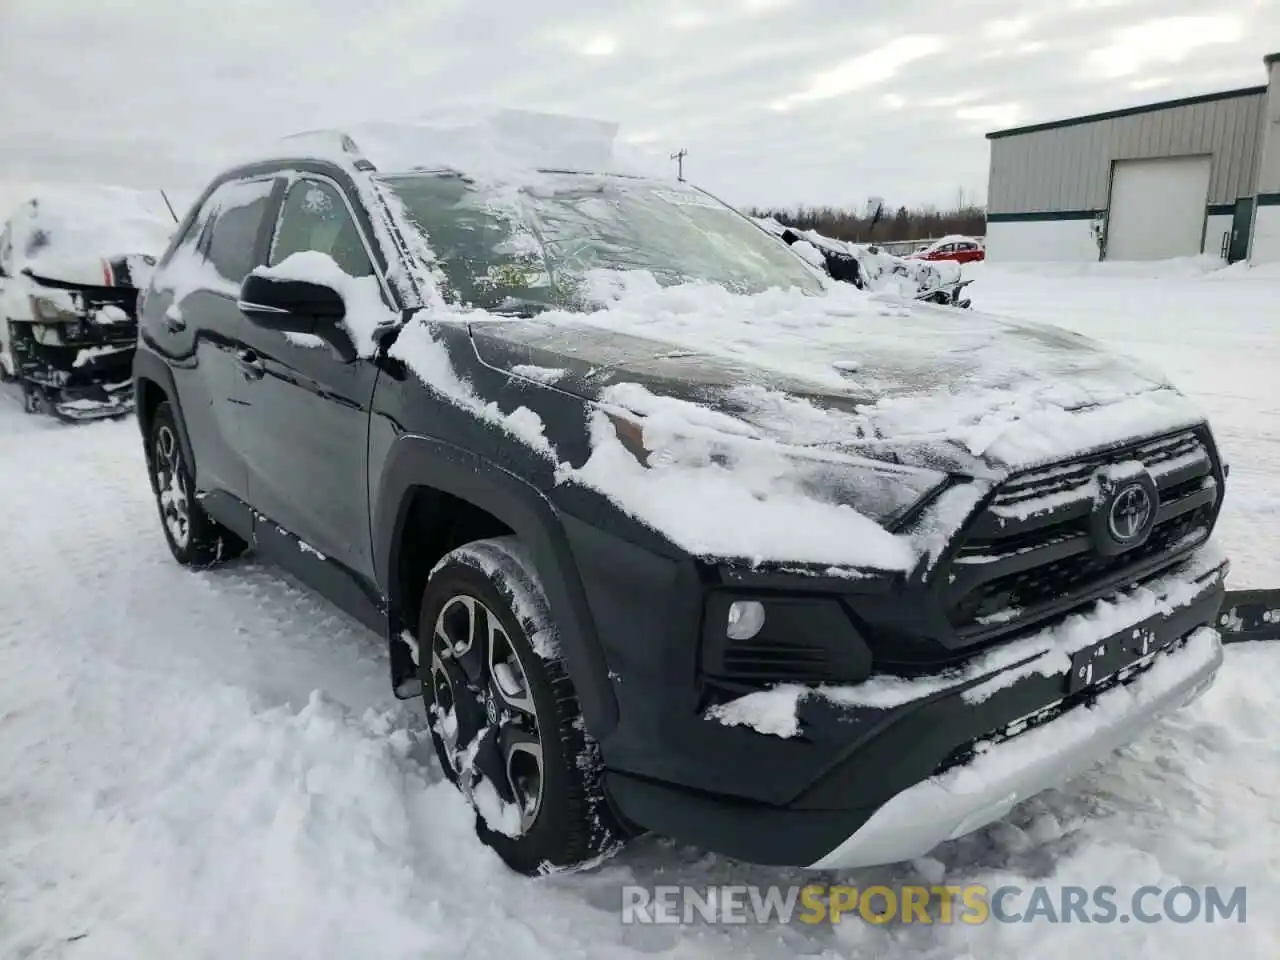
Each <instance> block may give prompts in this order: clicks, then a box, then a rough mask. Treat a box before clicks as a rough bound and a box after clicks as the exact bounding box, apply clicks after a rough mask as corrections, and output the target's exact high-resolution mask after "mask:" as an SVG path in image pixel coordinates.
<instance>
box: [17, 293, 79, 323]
mask: <svg viewBox="0 0 1280 960" xmlns="http://www.w3.org/2000/svg"><path fill="white" fill-rule="evenodd" d="M28 299H29V300H30V301H31V315H32V316H33V317H35V319H36V320H38V321H40V322H41V323H68V322H71V321H79V320H80V311H79V310H78V309H77V308H76V305H75V301H74V300H71V301H70V303H71V305H70V306H68V305H67V301H63V302H61V303H60V302H58V301H57V300H53V299H51V298H49V297H29V298H28ZM68 299H70V298H68Z"/></svg>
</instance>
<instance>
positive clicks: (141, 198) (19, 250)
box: [8, 186, 174, 283]
mask: <svg viewBox="0 0 1280 960" xmlns="http://www.w3.org/2000/svg"><path fill="white" fill-rule="evenodd" d="M157 206H158V207H159V209H157ZM8 227H9V229H10V231H11V233H10V240H11V242H12V244H13V257H14V261H13V264H12V267H13V270H14V272H15V273H18V272H21V271H22V270H24V269H28V268H29V269H30V270H31V271H32V273H34V274H36V275H37V276H45V275H53V276H60V272H61V271H62V270H64V269H66V268H67V267H77V268H78V267H81V266H82V265H83V264H84V262H85V261H89V262H90V264H92V265H95V266H97V264H98V262H99V261H101V260H103V259H107V258H111V257H118V256H126V255H130V254H137V255H145V256H151V257H158V256H160V254H162V253H163V252H164V249H165V247H166V246H167V245H168V243H169V238H170V236H171V235H172V232H173V229H174V223H173V220H172V218H171V217H170V216H169V215H168V213H167V212H165V208H164V206H163V200H162V199H161V198H160V197H159V195H158V194H157V195H152V194H149V193H142V192H140V191H136V190H128V189H125V188H123V187H107V186H101V187H88V186H77V187H72V186H61V187H59V186H49V187H47V188H45V191H44V192H42V193H41V194H40V196H38V197H35V198H33V199H32V200H29V201H28V202H27V203H25V204H23V205H22V206H21V207H19V208H18V209H17V210H16V211H14V213H13V215H12V217H11V218H10V219H9V222H8ZM101 269H102V268H101V267H100V266H97V271H98V273H97V276H98V278H99V279H98V280H97V282H99V283H101V282H102V280H101V279H100V278H101V275H102V274H101Z"/></svg>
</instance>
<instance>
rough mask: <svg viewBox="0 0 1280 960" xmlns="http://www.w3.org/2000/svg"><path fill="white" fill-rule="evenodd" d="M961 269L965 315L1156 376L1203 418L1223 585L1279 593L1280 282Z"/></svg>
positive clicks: (1258, 277)
mask: <svg viewBox="0 0 1280 960" xmlns="http://www.w3.org/2000/svg"><path fill="white" fill-rule="evenodd" d="M967 269H968V270H969V271H970V273H969V275H970V276H973V277H974V278H975V282H974V284H973V286H972V287H970V288H969V289H970V290H972V291H973V297H974V307H975V308H976V309H980V310H982V311H984V312H991V313H996V314H999V315H1002V316H1010V317H1025V318H1031V319H1034V320H1040V321H1043V322H1046V323H1054V324H1059V325H1061V326H1063V327H1067V328H1069V329H1072V330H1076V331H1078V332H1080V333H1083V334H1085V335H1086V336H1090V337H1094V338H1096V339H1098V340H1100V341H1102V342H1104V343H1106V344H1107V345H1108V346H1110V347H1112V348H1114V349H1116V350H1119V351H1123V352H1124V353H1126V354H1128V355H1129V356H1131V357H1133V358H1134V359H1135V360H1137V361H1139V362H1141V363H1144V364H1147V365H1152V366H1155V367H1157V368H1159V369H1160V370H1162V371H1163V372H1164V373H1165V374H1166V375H1167V376H1168V377H1169V379H1170V380H1171V381H1172V382H1173V383H1174V384H1175V385H1176V386H1177V387H1179V389H1181V390H1183V391H1184V392H1185V393H1186V394H1187V395H1188V396H1189V397H1190V398H1191V399H1192V400H1193V401H1194V402H1195V403H1196V404H1197V405H1198V406H1199V407H1200V408H1201V409H1202V410H1204V411H1205V413H1206V415H1207V416H1208V417H1209V422H1210V424H1211V425H1212V427H1213V431H1214V436H1215V438H1216V439H1217V441H1218V444H1219V445H1220V446H1221V448H1222V451H1223V455H1224V457H1225V459H1226V460H1227V462H1228V463H1229V464H1230V467H1231V476H1230V478H1229V479H1228V480H1227V488H1226V494H1225V505H1224V507H1223V515H1222V520H1221V522H1220V525H1219V528H1218V529H1219V531H1220V533H1219V534H1218V535H1219V536H1220V537H1221V538H1222V539H1223V541H1224V542H1225V543H1227V545H1228V546H1229V547H1230V550H1229V552H1230V554H1231V558H1232V563H1233V566H1232V571H1231V575H1230V578H1229V580H1228V583H1229V584H1230V585H1231V586H1232V587H1236V588H1241V589H1243V588H1246V587H1277V586H1280V544H1278V542H1277V534H1276V531H1277V530H1280V392H1277V390H1276V386H1275V383H1276V372H1277V371H1280V328H1278V327H1277V324H1276V321H1275V317H1276V303H1277V302H1280V270H1276V269H1275V268H1266V267H1263V268H1250V267H1248V265H1246V264H1235V265H1233V266H1231V267H1227V268H1225V269H1224V268H1223V266H1222V262H1221V261H1219V260H1215V259H1213V258H1209V257H1190V258H1181V259H1178V260H1168V261H1157V262H1154V263H1103V264H1035V265H1030V264H1023V265H1017V264H1015V265H1008V266H1005V265H996V264H973V265H971V266H969V267H968V268H967Z"/></svg>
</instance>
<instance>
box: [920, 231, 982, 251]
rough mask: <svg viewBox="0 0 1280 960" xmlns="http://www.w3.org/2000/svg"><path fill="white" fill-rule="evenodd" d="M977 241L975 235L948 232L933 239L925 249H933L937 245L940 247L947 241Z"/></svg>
mask: <svg viewBox="0 0 1280 960" xmlns="http://www.w3.org/2000/svg"><path fill="white" fill-rule="evenodd" d="M977 242H978V240H977V238H976V237H966V236H964V235H963V234H960V233H949V234H947V235H946V236H945V237H939V238H938V239H937V240H935V241H933V243H931V244H929V246H928V247H927V248H926V249H928V250H933V249H935V248H937V247H941V246H943V245H945V244H948V243H977Z"/></svg>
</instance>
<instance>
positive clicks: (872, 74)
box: [776, 36, 946, 110]
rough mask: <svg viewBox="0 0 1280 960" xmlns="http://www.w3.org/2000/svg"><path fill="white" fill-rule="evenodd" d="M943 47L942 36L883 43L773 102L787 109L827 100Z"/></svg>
mask: <svg viewBox="0 0 1280 960" xmlns="http://www.w3.org/2000/svg"><path fill="white" fill-rule="evenodd" d="M945 46H946V41H945V40H943V38H942V37H936V36H908V37H900V38H899V39H897V40H893V41H890V42H889V43H886V44H885V45H884V46H883V47H880V48H878V49H876V50H872V51H870V52H869V53H864V54H862V55H861V56H859V57H854V58H853V59H852V60H846V61H845V62H844V63H841V64H838V65H837V66H834V67H832V68H831V69H830V70H824V71H823V72H822V73H820V74H818V75H817V76H815V77H814V78H813V80H812V81H811V82H810V83H809V86H808V87H807V88H806V89H804V90H801V91H800V92H799V93H793V94H791V95H790V96H786V97H783V98H782V99H780V100H778V101H776V109H779V110H789V109H790V108H791V107H793V106H795V105H796V104H797V103H811V102H813V101H815V100H830V99H831V98H832V97H842V96H846V95H848V94H850V93H855V92H857V91H859V90H865V89H866V88H867V87H872V86H876V85H877V84H881V83H884V82H885V81H886V80H891V79H893V77H894V76H895V75H897V74H898V73H899V72H900V71H901V70H902V68H903V67H905V66H907V65H908V64H911V63H914V62H915V61H916V60H922V59H923V58H925V57H928V56H931V55H933V54H935V53H938V52H939V51H941V50H942V49H943V48H944V47H945Z"/></svg>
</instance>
